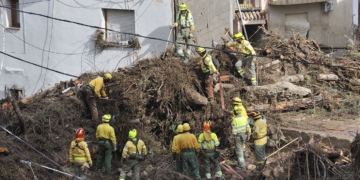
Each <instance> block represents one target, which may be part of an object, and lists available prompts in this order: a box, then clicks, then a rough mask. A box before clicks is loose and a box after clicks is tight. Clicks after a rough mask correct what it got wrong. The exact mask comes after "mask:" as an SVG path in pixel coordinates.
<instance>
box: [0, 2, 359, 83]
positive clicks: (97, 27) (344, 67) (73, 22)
mask: <svg viewBox="0 0 360 180" xmlns="http://www.w3.org/2000/svg"><path fill="white" fill-rule="evenodd" d="M0 7H3V8H7V9H12V10H15V11H19V12H22V13H26V14H31V15H37V16H41V17H45V18H50V19H54V20H57V21H62V22H67V23H72V24H77V25H80V26H86V27H90V28H96V29H103V30H107V31H112V32H117V33H121V34H128V35H133V36H137V37H142V38H145V39H152V40H158V41H162V42H171V41H168V40H165V39H160V38H155V37H149V36H144V35H140V34H135V33H127V32H120V31H117V30H113V29H107V28H103V27H99V26H93V25H88V24H84V23H79V22H75V21H70V20H65V19H60V18H54V17H49V16H46V15H43V14H38V13H33V12H27V11H22V10H19V9H15V8H11V7H6V6H1V5H0ZM178 44H182V45H185V43H178ZM187 45H188V46H193V47H198V46H197V45H194V44H187ZM203 48H206V49H212V50H219V51H223V52H226V51H225V50H220V49H215V48H212V47H206V46H204V47H203ZM0 53H3V52H0ZM232 53H236V54H244V53H241V52H232ZM253 56H257V57H266V56H260V55H253ZM267 58H269V57H267ZM282 60H287V61H293V62H300V63H304V64H314V65H322V66H326V67H334V68H343V69H356V70H360V68H355V67H348V66H334V65H330V64H323V63H314V62H306V61H299V60H291V59H282ZM67 75H68V74H67ZM71 76H73V75H71ZM73 77H74V76H73Z"/></svg>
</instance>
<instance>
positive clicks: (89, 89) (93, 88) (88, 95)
mask: <svg viewBox="0 0 360 180" xmlns="http://www.w3.org/2000/svg"><path fill="white" fill-rule="evenodd" d="M111 79H112V76H111V74H110V73H105V74H104V75H103V76H102V77H100V76H99V77H97V78H95V79H93V80H91V81H90V83H89V84H88V85H86V86H85V88H83V89H82V92H83V95H84V97H85V104H86V105H87V106H88V107H89V109H90V112H91V119H92V120H98V118H99V117H98V110H97V107H96V101H95V98H96V97H97V98H103V99H108V97H107V96H106V92H105V89H104V84H105V83H108V82H110V80H111Z"/></svg>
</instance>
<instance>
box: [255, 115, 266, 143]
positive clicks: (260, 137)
mask: <svg viewBox="0 0 360 180" xmlns="http://www.w3.org/2000/svg"><path fill="white" fill-rule="evenodd" d="M266 134H267V124H266V121H264V120H263V119H258V120H255V123H254V127H253V133H252V137H253V138H254V139H255V141H254V143H255V145H258V146H261V145H264V144H266V143H267V137H266Z"/></svg>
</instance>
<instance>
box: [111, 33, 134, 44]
mask: <svg viewBox="0 0 360 180" xmlns="http://www.w3.org/2000/svg"><path fill="white" fill-rule="evenodd" d="M135 38H136V37H135V36H134V35H130V34H123V33H116V32H107V33H106V41H107V42H113V43H116V44H118V45H119V46H120V47H132V46H133V45H134V42H135Z"/></svg>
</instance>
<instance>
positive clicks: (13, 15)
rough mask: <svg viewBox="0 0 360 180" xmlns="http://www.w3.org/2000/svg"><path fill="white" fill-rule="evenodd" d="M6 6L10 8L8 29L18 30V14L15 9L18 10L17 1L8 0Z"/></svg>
mask: <svg viewBox="0 0 360 180" xmlns="http://www.w3.org/2000/svg"><path fill="white" fill-rule="evenodd" d="M7 5H8V6H10V7H11V9H10V13H9V28H15V29H19V28H20V12H19V11H17V9H20V4H19V0H8V1H7Z"/></svg>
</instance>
